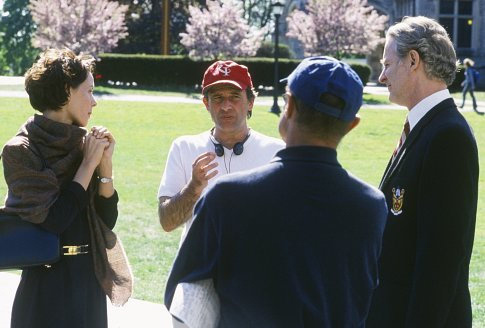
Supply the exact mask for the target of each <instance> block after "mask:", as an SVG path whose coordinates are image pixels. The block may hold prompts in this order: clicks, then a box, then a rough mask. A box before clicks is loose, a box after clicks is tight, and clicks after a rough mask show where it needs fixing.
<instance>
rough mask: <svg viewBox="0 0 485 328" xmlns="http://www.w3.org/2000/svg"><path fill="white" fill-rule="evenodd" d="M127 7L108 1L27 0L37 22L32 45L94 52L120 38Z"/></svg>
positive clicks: (110, 46) (113, 45) (98, 51)
mask: <svg viewBox="0 0 485 328" xmlns="http://www.w3.org/2000/svg"><path fill="white" fill-rule="evenodd" d="M127 9H128V8H127V6H124V5H120V4H119V3H118V2H116V1H108V0H31V1H30V10H31V11H32V18H33V20H34V22H35V23H36V24H37V31H36V33H35V35H34V40H33V44H34V46H36V47H39V48H43V49H44V48H50V47H55V48H61V47H68V48H70V49H71V50H73V51H74V52H77V53H78V52H84V53H90V54H92V55H97V54H98V53H100V52H107V51H109V50H111V49H113V48H114V47H115V46H116V45H117V43H118V40H119V39H122V38H124V37H125V36H126V35H127V33H126V26H125V22H124V17H125V12H126V10H127Z"/></svg>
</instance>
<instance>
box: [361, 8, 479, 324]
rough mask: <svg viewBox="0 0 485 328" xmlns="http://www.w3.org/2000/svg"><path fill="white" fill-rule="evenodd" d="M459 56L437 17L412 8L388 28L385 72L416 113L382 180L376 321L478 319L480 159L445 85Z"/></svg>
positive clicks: (392, 91) (372, 315) (393, 91)
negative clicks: (474, 266) (475, 256)
mask: <svg viewBox="0 0 485 328" xmlns="http://www.w3.org/2000/svg"><path fill="white" fill-rule="evenodd" d="M456 62H457V60H456V54H455V49H454V48H453V44H452V42H451V41H450V39H449V36H448V33H447V32H446V30H445V29H444V28H443V27H442V26H441V25H440V24H438V23H437V22H436V21H434V20H432V19H429V18H426V17H405V18H404V19H403V20H402V21H401V22H399V23H397V24H395V25H393V26H391V27H390V28H389V30H388V31H387V34H386V43H385V46H384V54H383V59H382V64H383V69H382V72H381V75H380V77H379V81H380V82H381V83H384V84H386V85H387V88H388V89H389V100H390V101H391V102H393V103H396V104H398V105H401V106H406V107H407V108H408V110H409V112H408V114H407V117H406V120H405V123H404V127H403V131H402V134H401V137H400V138H399V141H398V144H397V146H396V149H395V150H394V152H393V154H392V155H391V159H390V160H389V164H388V166H387V168H386V170H385V172H384V175H383V177H382V180H381V183H380V187H379V188H380V189H381V190H382V192H383V193H384V195H385V196H386V201H387V205H388V208H389V213H388V217H387V225H386V230H385V232H384V238H383V243H382V255H381V258H380V261H379V286H378V287H377V289H376V291H375V293H374V295H373V299H372V306H371V308H370V312H369V317H368V320H367V326H366V327H368V328H389V327H393V328H394V327H406V328H420V327H423V328H424V327H426V328H429V327H449V328H452V327H453V328H454V327H460V328H469V327H471V326H472V306H471V300H470V292H469V289H468V274H469V264H470V258H471V254H472V248H473V238H474V233H475V221H476V213H477V200H478V171H479V164H478V150H477V143H476V141H475V137H474V136H473V132H472V130H471V128H470V126H469V125H468V123H467V122H466V120H465V118H464V117H463V116H462V115H461V113H460V112H459V111H458V109H457V108H456V105H455V102H454V101H453V98H452V97H451V95H450V92H449V91H448V89H447V86H449V85H450V84H451V83H452V82H453V80H454V79H455V74H456Z"/></svg>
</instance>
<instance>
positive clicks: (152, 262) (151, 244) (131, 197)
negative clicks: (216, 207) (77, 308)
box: [0, 98, 485, 327]
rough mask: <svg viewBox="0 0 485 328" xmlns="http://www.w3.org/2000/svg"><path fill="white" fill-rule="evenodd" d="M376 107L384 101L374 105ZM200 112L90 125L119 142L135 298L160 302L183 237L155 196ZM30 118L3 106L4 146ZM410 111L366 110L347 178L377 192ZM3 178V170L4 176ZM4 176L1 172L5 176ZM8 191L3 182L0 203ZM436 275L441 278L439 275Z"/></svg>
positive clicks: (479, 125)
mask: <svg viewBox="0 0 485 328" xmlns="http://www.w3.org/2000/svg"><path fill="white" fill-rule="evenodd" d="M375 101H376V103H381V101H382V99H380V98H376V99H375ZM202 108H203V106H202V105H200V106H199V105H191V104H162V103H141V102H138V103H137V102H117V101H100V102H99V103H98V106H97V107H96V108H95V111H94V117H93V119H92V121H91V122H90V125H98V124H99V125H105V126H107V127H109V128H110V130H111V131H112V132H113V134H114V135H115V137H116V140H117V147H116V151H115V157H114V161H115V172H114V174H115V182H116V188H117V190H118V192H119V195H120V203H119V209H120V215H119V218H118V224H117V226H116V228H115V230H116V232H117V233H118V235H119V236H120V238H121V239H122V241H123V244H124V246H125V249H126V251H127V254H128V257H129V259H130V262H131V264H132V266H133V271H134V275H135V278H136V282H135V283H136V284H135V295H134V296H135V297H136V298H139V299H144V300H148V301H153V302H159V303H161V302H162V301H163V291H164V287H165V281H166V278H167V274H168V271H169V269H170V265H171V263H172V261H173V259H174V256H175V254H176V251H177V247H178V240H179V236H180V232H181V230H180V229H179V230H177V231H176V232H174V233H165V232H163V231H162V229H161V228H160V225H159V223H158V217H157V198H156V194H157V190H158V185H159V183H160V178H161V175H162V172H163V169H164V165H165V160H166V156H167V152H168V150H169V147H170V144H171V142H172V140H173V139H174V138H175V137H177V136H180V135H183V134H193V133H198V132H200V131H202V130H205V129H209V128H210V127H211V121H210V118H209V115H207V113H206V111H205V110H204V109H202ZM32 114H33V110H31V108H30V105H29V103H28V100H27V99H14V98H0V144H4V143H5V142H6V141H7V140H8V139H9V138H10V137H11V136H13V135H14V134H15V133H16V131H17V129H18V127H19V126H20V125H21V124H22V123H23V122H24V121H25V119H26V118H27V117H29V116H31V115H32ZM405 115H406V112H405V111H399V110H382V109H379V110H378V109H364V110H362V111H361V116H362V121H361V124H360V125H359V126H358V127H357V128H356V129H355V130H354V131H353V132H352V133H351V134H350V135H349V136H348V137H347V138H346V139H344V141H343V143H342V144H341V146H340V147H339V159H340V161H341V163H342V164H343V165H344V167H346V168H347V169H348V170H349V171H351V172H353V173H354V174H355V175H357V176H359V177H361V178H362V179H364V180H366V181H368V182H370V183H371V184H373V185H377V184H378V182H379V180H380V178H381V175H382V173H383V171H384V168H385V166H386V164H387V160H388V158H389V156H390V154H391V152H392V150H393V148H394V146H395V143H396V139H397V138H398V136H399V135H400V130H401V126H402V122H403V120H404V117H405ZM464 115H465V117H466V118H467V119H468V120H469V122H470V123H471V125H472V127H473V129H474V131H475V134H476V138H477V141H478V144H479V150H480V157H481V159H482V160H483V159H484V158H485V119H484V118H483V117H480V116H478V115H476V114H474V113H472V112H467V113H465V114H464ZM277 122H278V118H277V117H276V116H275V115H273V114H270V113H268V108H262V107H256V108H255V113H254V115H253V117H252V118H251V120H250V121H249V123H250V125H251V127H252V128H254V129H255V130H258V131H260V132H263V133H265V134H268V135H272V136H277V135H278V133H277ZM0 171H2V169H1V168H0ZM0 174H2V176H3V172H0ZM483 176H484V175H483V174H482V176H481V177H480V187H479V188H480V191H479V197H480V198H479V204H478V216H477V226H476V236H475V246H474V252H473V258H472V263H471V276H470V288H471V292H472V298H473V308H474V318H475V322H474V326H475V327H485V179H484V177H483ZM5 193H6V186H5V182H4V180H3V179H0V198H2V199H3V198H4V196H5ZM437 274H439V273H437Z"/></svg>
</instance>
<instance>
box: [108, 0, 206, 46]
mask: <svg viewBox="0 0 485 328" xmlns="http://www.w3.org/2000/svg"><path fill="white" fill-rule="evenodd" d="M162 1H169V0H162ZM162 1H161V0H134V1H133V0H119V2H120V3H122V4H126V5H128V6H129V7H128V10H127V12H126V17H125V21H126V26H127V28H128V36H127V37H126V38H125V39H123V40H120V42H119V44H118V46H117V47H116V48H115V49H114V50H113V51H114V52H120V53H145V54H159V53H161V44H160V43H161V29H162V26H161V23H162V20H163V15H162V14H163V9H162V6H161V5H162ZM195 4H201V5H205V0H178V1H170V9H169V10H170V13H169V15H170V22H169V25H170V31H169V33H170V35H169V38H170V53H171V54H184V53H187V52H186V51H185V48H184V47H183V46H181V44H180V36H179V34H180V33H181V32H183V31H185V26H186V25H187V22H188V17H189V6H191V5H195Z"/></svg>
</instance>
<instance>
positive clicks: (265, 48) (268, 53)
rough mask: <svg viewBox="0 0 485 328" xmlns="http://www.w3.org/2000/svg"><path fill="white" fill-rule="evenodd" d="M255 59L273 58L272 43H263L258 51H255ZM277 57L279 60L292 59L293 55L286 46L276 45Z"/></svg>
mask: <svg viewBox="0 0 485 328" xmlns="http://www.w3.org/2000/svg"><path fill="white" fill-rule="evenodd" d="M256 57H265V58H274V43H273V42H263V44H261V47H259V49H258V51H256ZM278 57H279V58H292V57H293V54H292V52H291V50H290V47H288V46H287V45H286V44H278Z"/></svg>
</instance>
